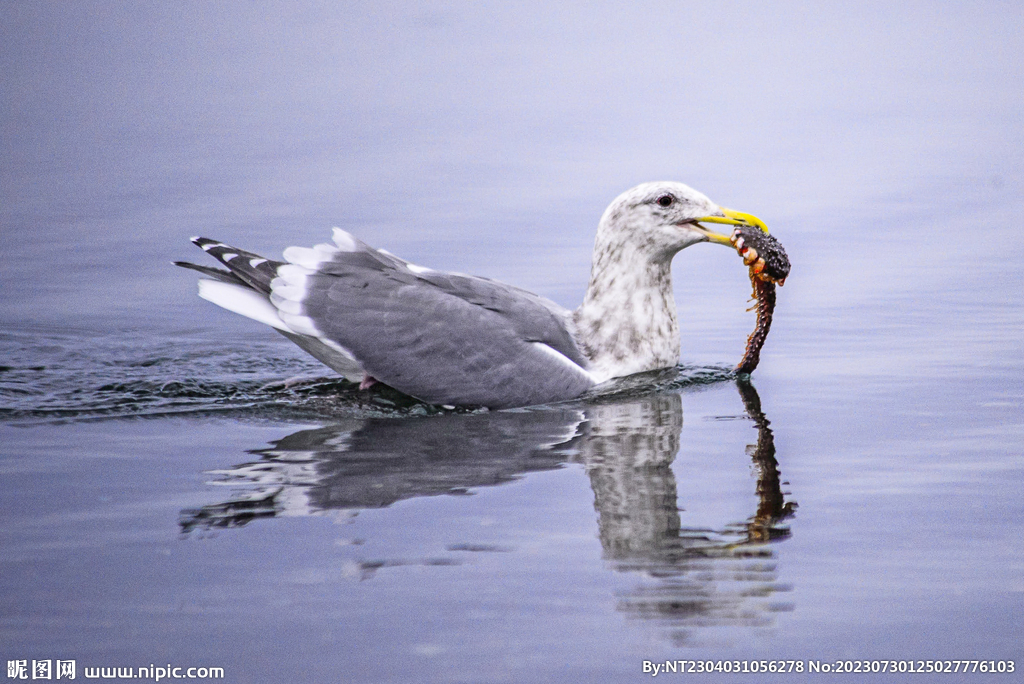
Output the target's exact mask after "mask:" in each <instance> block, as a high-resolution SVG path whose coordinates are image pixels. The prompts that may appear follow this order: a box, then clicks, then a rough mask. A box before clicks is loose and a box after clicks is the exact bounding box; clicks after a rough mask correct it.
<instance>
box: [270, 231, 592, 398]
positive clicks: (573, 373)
mask: <svg viewBox="0 0 1024 684" xmlns="http://www.w3.org/2000/svg"><path fill="white" fill-rule="evenodd" d="M335 241H336V243H337V244H338V247H337V248H335V247H334V246H330V245H318V246H317V247H315V248H313V249H303V248H296V247H290V248H288V249H287V250H285V258H286V259H287V260H288V261H289V262H290V263H289V264H287V265H284V266H282V267H280V268H278V269H277V274H278V277H277V278H276V279H275V280H274V281H273V282H272V283H271V289H272V292H271V302H273V303H274V305H275V306H276V307H277V308H278V312H279V314H280V316H281V318H282V320H284V321H285V323H287V324H288V326H289V327H290V328H292V329H293V330H295V331H296V332H299V333H302V334H306V335H314V336H316V337H318V338H320V339H321V340H323V341H324V342H325V343H326V344H329V345H331V346H335V347H338V348H340V349H343V350H344V351H345V352H346V353H348V354H350V355H352V356H353V357H354V358H355V359H356V360H357V361H358V362H359V363H360V365H362V367H363V368H364V369H365V371H366V372H367V373H368V374H370V375H372V376H373V377H374V378H376V379H378V380H380V381H381V382H384V383H386V384H388V385H390V386H392V387H394V388H395V389H398V390H400V391H402V392H405V393H406V394H410V395H412V396H414V397H417V398H419V399H422V400H423V401H427V402H430V403H435V404H453V405H472V406H487V407H490V408H508V407H514V406H527V405H531V404H541V403H548V402H553V401H561V400H565V399H571V398H573V397H577V396H579V395H580V394H582V393H583V392H585V391H586V390H587V389H589V388H590V387H591V386H592V385H593V384H594V382H593V379H592V377H591V376H590V374H589V373H588V372H587V371H586V370H585V367H586V364H587V361H586V358H585V357H584V356H583V355H582V354H581V353H580V351H579V349H578V348H577V346H576V344H575V342H574V341H573V339H572V336H571V334H570V333H569V331H568V330H567V329H566V325H565V318H564V317H563V316H561V315H560V314H559V312H558V311H557V309H556V307H555V305H553V304H552V303H551V302H548V301H547V300H544V299H542V298H541V297H538V296H536V295H533V294H531V293H529V292H526V291H524V290H520V289H518V288H514V287H512V286H509V285H505V284H504V283H499V282H496V281H492V280H488V279H485V278H477V277H473V276H464V275H457V274H452V273H443V272H438V271H432V270H429V269H424V268H420V267H417V266H414V265H412V264H409V263H407V262H405V261H402V260H401V259H398V258H397V257H394V256H392V255H390V254H387V253H384V252H379V251H377V250H374V249H372V248H371V247H369V246H367V245H365V244H364V243H362V242H360V241H358V240H356V239H355V238H353V237H352V236H350V235H348V234H347V233H345V232H344V231H340V230H337V229H336V231H335Z"/></svg>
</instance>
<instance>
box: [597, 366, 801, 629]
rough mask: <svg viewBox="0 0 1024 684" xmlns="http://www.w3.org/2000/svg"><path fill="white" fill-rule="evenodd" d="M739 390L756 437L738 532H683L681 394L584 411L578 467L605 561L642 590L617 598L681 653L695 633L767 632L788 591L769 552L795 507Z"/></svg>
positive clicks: (765, 425)
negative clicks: (752, 489) (657, 626)
mask: <svg viewBox="0 0 1024 684" xmlns="http://www.w3.org/2000/svg"><path fill="white" fill-rule="evenodd" d="M737 386H738V388H739V391H740V396H741V397H742V399H743V404H744V407H745V410H746V412H747V415H748V416H749V418H750V419H751V420H752V421H753V422H754V425H755V427H756V428H757V442H756V443H755V444H751V445H749V446H748V454H749V455H750V456H751V458H752V460H753V465H754V467H755V469H756V472H757V486H756V492H757V509H756V512H755V513H754V515H752V516H751V517H750V518H749V519H747V520H746V521H744V522H742V523H734V524H728V525H725V526H724V527H722V528H721V529H709V528H706V527H705V528H697V527H687V526H686V525H684V524H683V523H682V520H681V517H680V508H679V504H678V500H679V497H678V494H677V489H676V475H675V473H674V472H673V470H672V468H671V465H672V462H673V461H674V460H675V458H676V455H677V454H678V452H679V448H680V434H681V430H682V427H683V412H682V406H681V399H680V396H679V395H677V394H666V395H656V396H653V397H650V398H647V399H645V400H642V401H637V402H633V403H628V404H608V405H601V406H594V407H591V408H588V410H587V421H586V422H585V423H584V425H583V429H584V437H583V439H582V440H581V443H580V448H579V452H578V456H577V459H578V460H579V461H580V462H581V463H582V464H583V465H584V466H585V467H586V470H587V473H588V475H589V477H590V483H591V486H592V488H593V490H594V506H595V508H596V510H597V513H598V527H599V536H600V539H601V545H602V548H603V550H604V556H605V559H606V560H607V561H608V562H609V563H610V565H611V566H612V567H613V568H615V569H616V570H619V571H622V572H633V573H638V574H640V575H641V576H642V577H644V580H643V581H641V583H640V584H639V585H638V586H636V587H635V588H633V589H632V590H629V591H626V592H624V593H622V594H620V596H619V604H618V608H619V609H620V610H622V611H624V612H625V613H627V614H629V615H631V616H633V617H637V618H644V619H649V620H654V621H657V622H659V623H661V624H662V625H663V626H664V627H666V628H667V630H668V632H669V635H670V638H671V639H672V640H673V641H675V642H676V643H679V644H685V643H687V642H689V641H691V638H692V634H691V632H692V630H693V628H697V627H702V628H703V627H709V626H716V627H728V626H734V625H736V626H767V625H769V624H771V622H772V618H771V614H772V613H773V612H775V611H779V610H786V609H789V605H788V604H786V603H784V602H780V601H777V600H775V595H776V594H777V593H778V592H779V591H784V590H786V587H785V586H783V585H779V584H778V583H777V581H776V567H775V562H774V554H773V551H772V549H771V548H770V547H769V546H768V545H767V544H766V542H769V541H773V540H778V539H782V538H785V537H787V536H788V535H789V534H790V532H789V529H788V528H787V527H785V526H784V525H782V524H781V523H782V521H783V520H785V519H786V518H788V517H790V516H791V515H792V514H793V512H794V510H795V509H796V504H795V503H793V502H786V501H785V497H784V495H783V492H782V488H781V481H780V477H779V467H778V461H777V460H776V458H775V446H774V439H773V435H772V431H771V429H770V428H769V422H768V419H767V418H765V416H764V414H763V413H762V412H761V408H760V399H759V397H758V395H757V391H756V390H755V389H754V387H753V386H752V385H750V384H749V382H742V381H741V382H738V383H737Z"/></svg>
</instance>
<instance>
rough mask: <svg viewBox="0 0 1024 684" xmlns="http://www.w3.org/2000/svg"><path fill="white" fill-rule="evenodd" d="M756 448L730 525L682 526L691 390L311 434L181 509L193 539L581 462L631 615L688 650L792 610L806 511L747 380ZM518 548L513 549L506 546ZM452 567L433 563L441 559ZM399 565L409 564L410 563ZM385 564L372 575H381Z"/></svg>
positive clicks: (222, 476) (269, 452) (365, 423)
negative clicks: (680, 472)
mask: <svg viewBox="0 0 1024 684" xmlns="http://www.w3.org/2000/svg"><path fill="white" fill-rule="evenodd" d="M736 386H737V388H738V391H739V394H740V397H741V398H742V401H743V405H744V408H745V410H746V413H747V417H748V418H749V419H750V420H751V421H752V422H753V424H754V426H755V427H756V428H757V442H756V443H755V444H751V445H749V446H748V448H747V453H748V455H749V456H750V458H751V461H752V465H753V466H754V469H755V471H756V473H757V483H756V487H755V489H756V495H757V496H756V501H757V504H756V508H755V509H754V510H753V511H751V514H750V516H749V517H748V518H747V519H745V520H739V521H736V522H734V523H731V524H727V525H726V526H724V527H723V528H721V529H703V528H702V529H697V528H691V527H686V526H684V525H683V524H682V523H681V519H680V514H679V511H680V505H681V502H680V501H679V497H678V494H677V484H676V476H675V474H674V473H673V471H672V468H671V466H672V463H673V461H674V459H675V458H676V455H677V454H678V452H679V448H680V435H681V431H682V429H683V410H682V399H681V397H680V394H679V393H678V392H659V393H654V394H650V393H648V394H646V395H644V396H640V397H606V398H604V399H603V400H601V401H599V402H594V403H591V404H588V405H583V406H575V407H574V406H564V407H559V406H554V407H546V408H542V409H529V410H520V411H501V412H494V413H484V414H462V415H458V414H445V415H437V416H430V417H417V418H403V419H395V418H361V419H356V418H350V419H344V420H340V421H338V422H336V423H335V424H332V425H330V426H327V427H322V428H317V429H311V430H301V431H298V432H296V433H294V434H292V435H289V436H287V437H285V438H283V439H280V440H277V441H276V442H274V443H272V445H271V446H270V447H268V448H261V449H255V450H253V451H251V452H250V453H252V454H254V455H256V456H258V457H259V458H258V459H256V460H250V461H247V462H245V463H240V464H238V465H235V466H233V467H231V468H228V469H225V470H221V471H216V472H214V473H212V474H214V475H215V476H216V477H217V478H218V482H219V483H221V484H228V485H232V484H234V485H237V486H238V487H239V488H240V491H237V492H236V496H233V497H231V498H229V499H228V500H225V501H223V502H220V503H216V504H211V505H208V506H204V507H202V508H199V509H189V510H185V511H182V513H181V518H180V525H181V529H182V531H183V533H186V534H189V533H202V532H203V531H211V530H217V529H225V528H232V527H239V526H243V525H247V524H249V523H251V522H253V521H254V520H257V519H260V518H270V517H276V516H281V515H302V514H319V513H324V512H329V511H341V510H362V509H371V508H382V507H386V506H389V505H391V504H393V503H395V502H397V501H401V500H404V499H410V498H413V497H424V496H437V495H442V494H446V495H458V494H464V493H467V492H469V490H471V489H475V488H479V487H489V486H496V485H501V484H504V483H507V482H511V481H513V480H516V479H518V478H521V477H524V476H525V475H527V474H529V473H532V472H538V471H545V470H554V469H557V468H561V467H564V466H565V464H567V463H578V464H581V465H582V466H583V467H584V468H585V470H586V473H587V475H588V477H589V480H590V484H591V488H592V490H593V492H594V507H595V510H596V511H597V521H598V536H599V538H600V540H601V546H602V549H603V555H604V558H605V559H606V562H607V563H608V566H609V568H611V569H612V570H614V571H616V572H622V573H629V574H631V575H635V576H637V577H638V578H639V581H638V583H637V585H636V586H635V587H634V588H633V589H631V590H629V591H626V592H623V593H621V594H620V595H619V597H618V608H619V610H621V611H623V612H624V613H626V614H627V615H629V616H630V617H633V618H638V619H642V620H649V621H653V622H655V623H657V624H658V625H659V626H660V627H662V628H664V629H665V631H666V633H667V634H668V637H669V638H670V639H671V640H672V641H673V642H675V643H679V644H683V643H687V642H689V641H690V640H691V639H692V637H693V631H694V630H699V629H700V628H702V627H708V626H747V627H750V626H753V627H758V626H767V625H770V624H772V621H773V618H772V614H773V613H774V612H777V611H780V610H789V609H791V606H790V605H789V604H787V603H785V602H781V601H778V600H776V595H777V594H778V593H779V592H782V591H785V590H786V589H787V587H785V586H782V585H780V584H778V583H777V582H776V577H777V572H776V562H775V554H774V552H773V550H772V547H771V545H770V542H776V541H779V540H781V539H785V538H787V537H788V536H789V534H790V530H789V528H788V527H787V526H786V524H785V521H786V520H787V519H788V518H789V517H791V516H792V515H793V512H794V510H795V508H796V504H795V503H793V502H792V501H787V500H786V496H785V494H784V493H783V490H782V483H781V481H780V476H779V465H778V461H777V459H776V454H775V445H774V440H773V435H772V431H771V429H770V427H769V421H768V419H767V418H766V417H765V415H764V413H763V412H762V411H761V407H760V399H759V397H758V395H757V391H756V390H755V389H754V387H753V385H751V384H750V383H749V381H746V380H739V381H737V382H736ZM503 550H508V549H503ZM443 560H444V559H440V560H436V562H432V563H434V564H436V563H440V562H442V561H443ZM405 563H406V561H400V562H398V564H405ZM380 567H381V562H379V561H376V562H372V563H368V564H366V567H363V568H362V572H363V576H364V577H366V578H368V577H371V576H372V575H373V573H374V572H375V571H376V570H378V569H379V568H380Z"/></svg>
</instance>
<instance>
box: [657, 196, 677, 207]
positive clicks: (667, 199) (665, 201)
mask: <svg viewBox="0 0 1024 684" xmlns="http://www.w3.org/2000/svg"><path fill="white" fill-rule="evenodd" d="M673 199H675V198H673V197H672V195H662V196H661V197H659V198H658V204H660V205H661V206H663V207H668V206H671V205H672V200H673Z"/></svg>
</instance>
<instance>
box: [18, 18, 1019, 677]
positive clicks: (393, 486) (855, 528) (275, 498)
mask: <svg viewBox="0 0 1024 684" xmlns="http://www.w3.org/2000/svg"><path fill="white" fill-rule="evenodd" d="M1021 24H1022V21H1021V15H1020V13H1019V12H1015V11H1014V10H1013V9H1012V8H1011V7H1010V6H1009V5H1005V4H1000V3H981V4H977V3H975V4H969V5H968V4H965V5H962V6H959V5H955V4H954V5H944V6H943V7H942V8H936V7H933V6H931V5H927V4H910V5H905V6H902V7H899V8H893V7H891V6H889V5H888V4H876V5H872V4H870V3H869V4H868V5H863V4H862V5H858V6H857V7H853V6H850V7H844V8H831V9H829V10H827V11H819V12H814V11H810V10H808V8H807V7H805V6H802V5H796V4H789V3H781V4H780V3H776V4H773V5H772V6H771V7H767V6H764V7H762V6H753V5H749V4H744V3H736V4H729V3H726V4H721V3H720V4H716V5H714V6H711V5H708V6H707V7H696V8H680V7H678V6H676V5H675V4H664V5H659V4H648V5H643V6H635V7H634V6H631V7H630V8H629V9H615V8H612V7H603V6H594V7H589V8H588V10H587V11H586V12H577V11H572V10H560V9H556V8H550V7H547V6H542V5H535V6H533V5H527V6H522V5H520V6H517V7H516V8H508V9H502V8H491V7H488V8H484V7H483V6H480V7H477V6H472V5H451V4H429V3H428V4H425V5H419V6H418V7H417V8H416V10H411V9H409V8H408V7H406V6H403V5H400V4H386V3H385V4H380V3H374V4H373V5H370V4H359V3H357V4H354V5H353V4H349V5H347V6H346V7H345V8H342V9H331V8H326V7H321V6H316V5H307V6H304V7H302V8H300V9H298V10H296V9H295V8H294V6H293V5H288V6H287V7H285V6H274V5H269V4H264V3H260V4H244V5H242V4H239V5H216V6H212V5H207V4H198V3H197V4H193V3H176V4H175V5H167V6H158V5H133V6H130V7H125V6H122V5H117V4H109V3H76V4H75V5H64V4H56V3H55V4H45V3H44V4H39V3H37V4H5V5H4V6H3V8H2V9H0V27H2V28H0V31H2V37H3V40H2V41H0V69H2V71H3V73H4V79H3V87H2V90H0V95H2V98H3V102H4V109H3V113H2V114H0V126H2V131H3V135H2V136H0V154H2V155H3V157H2V158H3V163H0V192H2V195H0V231H2V238H3V247H2V249H0V279H2V289H3V293H4V297H3V303H2V304H0V473H2V477H0V506H2V511H3V523H4V524H3V525H2V526H0V548H3V550H4V553H3V554H2V555H0V651H2V653H0V656H6V658H7V659H8V660H16V659H26V660H28V661H29V662H30V661H31V660H33V659H40V660H41V659H75V660H76V662H77V663H78V667H79V668H80V670H79V672H80V674H79V677H82V676H83V675H82V670H81V668H84V667H93V666H97V667H98V666H136V667H137V666H148V665H149V664H150V663H170V664H174V665H181V666H217V667H223V668H225V672H226V677H225V679H227V680H229V681H240V682H241V681H282V680H287V681H311V682H319V681H366V682H388V681H446V682H447V681H467V682H502V681H515V682H524V681H537V682H549V681H638V680H641V679H642V678H645V677H649V675H644V674H643V672H642V663H643V661H644V660H652V661H665V660H677V659H729V660H753V659H765V658H785V659H799V660H801V661H804V662H807V661H810V660H822V661H834V660H836V659H858V660H870V659H908V660H909V659H913V660H933V659H942V660H945V659H978V658H984V659H992V660H999V661H1009V660H1012V661H1014V662H1015V663H1016V667H1017V671H1018V673H1019V671H1020V668H1022V667H1024V654H1022V650H1021V646H1020V643H1021V641H1020V628H1019V622H1020V615H1021V614H1022V613H1024V580H1022V577H1024V556H1022V553H1021V550H1020V544H1019V541H1018V539H1019V529H1020V527H1021V525H1022V524H1024V507H1022V500H1021V491H1022V485H1024V453H1022V447H1021V445H1022V444H1024V410H1022V406H1024V389H1022V388H1024V361H1022V359H1024V342H1022V330H1024V304H1022V301H1021V295H1022V294H1024V275H1022V271H1021V269H1020V266H1019V263H1018V262H1019V260H1017V259H1016V258H1015V257H1014V254H1015V251H1014V250H1015V247H1014V245H1015V244H1016V243H1017V241H1018V240H1017V233H1018V228H1017V223H1018V220H1019V219H1018V217H1019V216H1020V215H1022V213H1024V201H1022V199H1021V198H1022V197H1024V164H1022V155H1021V150H1022V149H1024V144H1022V143H1024V141H1022V139H1021V136H1022V134H1021V131H1022V130H1024V127H1022V126H1021V115H1020V112H1021V111H1022V105H1024V102H1022V99H1024V98H1022V93H1024V87H1022V86H1024V74H1022V63H1021V61H1020V59H1019V55H1020V54H1021V50H1022V48H1024V45H1022V39H1021V36H1024V26H1022V25H1021ZM655 179H676V180H681V181H683V182H686V183H689V184H691V185H693V186H694V187H696V188H698V189H700V190H701V191H703V192H706V193H707V194H708V195H709V196H711V197H712V199H714V200H715V201H718V202H721V203H722V204H724V205H726V206H730V207H734V208H736V209H740V210H744V211H749V212H752V213H755V214H757V215H759V216H761V217H762V218H763V219H765V220H766V221H767V223H768V225H769V226H770V227H772V230H773V233H774V234H775V235H777V236H778V237H779V238H780V240H781V241H782V242H783V244H784V245H785V246H786V248H787V250H788V252H789V254H790V257H791V259H792V262H793V273H792V276H791V277H790V279H789V280H788V282H787V284H786V286H785V287H784V288H782V289H781V290H780V292H779V305H778V309H777V312H776V318H775V322H774V326H773V329H772V333H771V335H770V336H769V339H768V342H767V344H766V346H765V349H764V352H763V353H762V363H761V366H760V367H759V368H758V370H757V371H756V372H755V373H754V375H753V379H752V381H751V382H749V383H745V382H740V383H737V381H736V379H735V378H734V377H732V376H731V375H730V374H729V373H728V372H726V371H724V370H722V369H723V368H725V369H727V368H728V367H730V366H731V365H732V364H734V363H735V362H736V361H738V360H739V358H740V356H741V353H742V350H743V345H744V341H745V339H746V335H747V334H748V333H749V332H750V330H752V329H753V315H752V314H750V313H746V312H745V311H744V309H745V306H746V300H747V297H748V296H749V283H748V282H747V280H746V273H745V269H743V268H742V266H741V265H740V263H739V261H738V260H737V259H736V258H735V255H732V254H730V253H729V252H728V251H727V250H720V249H717V248H715V247H713V246H710V245H698V246H695V247H694V248H692V249H688V250H685V251H684V252H683V253H682V254H680V255H679V256H678V257H677V259H676V262H675V263H676V265H675V272H674V277H675V290H676V296H677V299H678V301H679V308H680V318H681V322H682V327H683V336H682V345H683V355H682V359H681V366H680V367H679V368H678V369H676V370H674V371H672V372H671V373H670V374H669V375H668V376H662V377H660V378H658V379H655V381H654V382H653V383H652V384H651V385H650V386H648V387H647V388H646V389H644V390H639V391H634V392H630V393H626V394H623V395H620V396H616V397H612V398H606V399H603V400H600V401H580V402H571V403H568V404H564V405H557V406H548V407H537V408H531V409H529V410H522V411H512V412H492V413H480V412H448V411H439V410H436V409H432V408H428V407H424V406H422V405H418V404H415V403H410V402H406V401H404V400H402V399H401V398H400V397H397V396H395V395H392V394H388V393H387V392H377V393H370V394H365V393H363V394H361V393H359V392H358V391H357V390H355V389H354V388H353V387H352V386H350V385H347V384H345V383H343V382H339V381H338V380H337V379H335V378H332V377H330V374H329V372H327V371H326V370H325V369H323V367H321V366H319V365H318V364H317V363H316V362H315V361H313V360H312V359H309V358H307V357H305V356H304V355H303V354H302V352H301V351H299V350H298V349H296V348H293V347H292V346H290V343H288V342H287V341H286V340H284V339H283V338H281V337H280V336H278V335H276V334H275V333H273V331H270V330H260V329H259V327H258V326H257V325H256V324H254V323H252V322H250V321H247V320H245V319H241V318H240V317H237V316H233V315H231V314H228V313H226V312H222V311H220V310H218V309H216V308H215V307H213V306H211V305H209V304H207V303H206V302H203V301H201V300H199V299H198V298H197V297H195V285H194V277H193V274H190V273H187V272H184V271H182V270H180V269H175V268H173V267H172V266H171V265H170V264H169V262H170V261H171V260H176V259H193V260H197V261H199V260H202V258H203V256H204V255H203V254H202V253H200V252H199V250H196V249H195V248H194V247H193V246H192V245H190V244H189V243H188V237H189V236H191V235H194V234H202V235H207V236H209V237H213V238H216V239H219V240H223V241H226V242H228V243H232V244H237V245H238V246H240V247H243V248H246V249H250V250H253V251H256V252H262V253H265V254H266V255H267V256H270V257H276V256H277V255H278V254H280V250H281V249H282V248H283V247H285V246H287V245H292V244H298V245H312V244H315V243H316V242H321V241H323V240H324V239H326V237H327V236H328V235H329V230H330V228H331V227H332V226H335V225H337V226H340V227H342V228H344V229H346V230H349V231H351V232H353V233H355V234H357V235H358V236H359V237H360V238H362V239H364V240H365V241H367V242H368V243H370V244H372V245H374V246H377V247H383V248H386V249H388V250H390V251H392V252H394V253H396V254H398V255H400V256H402V257H405V258H408V259H411V260H413V261H415V262H416V263H421V264H425V265H429V266H431V267H434V268H441V269H451V270H457V271H462V272H470V273H476V274H480V275H484V276H489V277H493V278H498V279H501V280H504V281H508V282H511V283H514V284H516V285H519V286H521V287H525V288H528V289H530V290H533V291H536V292H538V293H540V294H542V295H544V296H547V297H550V298H552V299H554V300H556V301H558V302H559V303H561V304H563V305H565V306H567V307H574V306H576V305H577V304H578V303H579V301H580V300H581V298H582V294H583V289H584V287H585V285H586V279H587V273H588V268H589V259H590V247H591V244H592V240H593V231H594V229H595V227H596V223H597V220H598V218H599V217H600V214H601V212H602V211H603V208H604V207H605V206H606V205H607V203H608V202H610V201H611V200H612V199H613V198H614V196H615V195H616V194H618V193H619V192H621V191H623V190H625V189H626V188H628V187H630V186H632V185H634V184H636V183H639V182H642V181H647V180H655ZM669 676H672V675H669ZM1015 676H1016V675H981V674H974V675H962V674H960V675H944V677H945V678H946V679H945V681H1014V679H1013V678H1014V677H1015ZM720 677H721V675H720V676H719V678H720ZM918 677H920V676H918ZM770 679H771V678H765V677H759V678H758V681H765V680H770ZM777 679H778V680H780V681H782V680H785V681H801V680H807V681H821V680H831V679H847V678H846V677H843V676H841V675H836V676H824V675H816V676H810V675H806V674H805V675H802V676H798V675H797V674H792V675H787V676H785V677H781V676H780V677H778V678H777ZM897 679H899V678H897ZM879 681H881V680H879Z"/></svg>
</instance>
